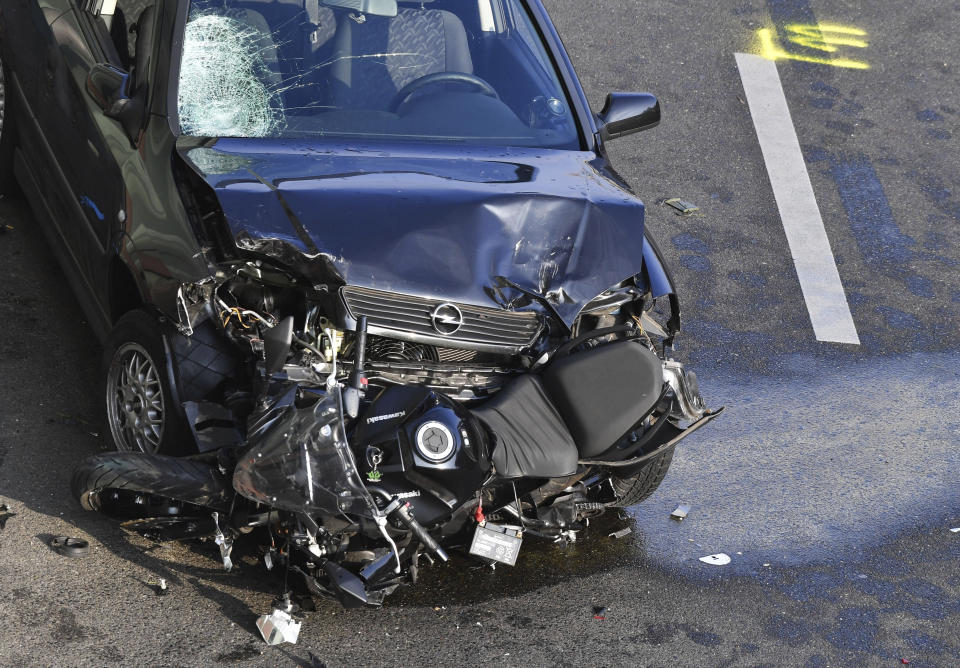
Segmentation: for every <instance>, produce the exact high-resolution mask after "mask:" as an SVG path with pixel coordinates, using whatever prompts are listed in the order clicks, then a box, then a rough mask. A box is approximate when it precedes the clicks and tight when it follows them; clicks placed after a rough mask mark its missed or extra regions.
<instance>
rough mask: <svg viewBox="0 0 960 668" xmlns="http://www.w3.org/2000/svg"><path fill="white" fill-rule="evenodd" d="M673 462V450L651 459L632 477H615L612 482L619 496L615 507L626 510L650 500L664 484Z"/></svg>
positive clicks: (611, 479)
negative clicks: (662, 483) (661, 484)
mask: <svg viewBox="0 0 960 668" xmlns="http://www.w3.org/2000/svg"><path fill="white" fill-rule="evenodd" d="M671 461H673V449H670V450H668V451H667V452H665V453H663V454H662V455H660V456H659V457H656V458H655V459H651V460H650V461H649V462H647V463H645V464H644V465H643V466H642V467H641V468H640V470H638V471H636V472H634V473H632V474H631V475H628V476H625V477H619V476H616V475H613V476H612V477H611V478H610V481H611V482H612V483H613V490H614V493H615V494H616V495H617V501H616V502H615V503H614V504H613V505H614V506H615V507H617V508H626V507H628V506H635V505H636V504H638V503H640V502H641V501H645V500H646V499H647V498H649V497H650V495H651V494H653V493H654V492H655V491H657V487H659V486H660V483H661V482H663V479H664V477H665V476H666V475H667V469H669V468H670V462H671Z"/></svg>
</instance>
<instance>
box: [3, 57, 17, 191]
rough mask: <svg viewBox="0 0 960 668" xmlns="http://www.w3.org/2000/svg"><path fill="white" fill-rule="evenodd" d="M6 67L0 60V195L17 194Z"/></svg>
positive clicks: (13, 136)
mask: <svg viewBox="0 0 960 668" xmlns="http://www.w3.org/2000/svg"><path fill="white" fill-rule="evenodd" d="M8 81H10V76H9V72H8V71H7V66H6V65H5V64H4V63H3V61H2V60H0V195H13V194H15V193H16V192H17V190H18V188H17V180H16V177H15V176H14V171H13V152H14V149H15V148H16V143H17V131H16V121H15V119H14V113H13V92H12V90H11V89H10V87H9V86H8V85H7V82H8Z"/></svg>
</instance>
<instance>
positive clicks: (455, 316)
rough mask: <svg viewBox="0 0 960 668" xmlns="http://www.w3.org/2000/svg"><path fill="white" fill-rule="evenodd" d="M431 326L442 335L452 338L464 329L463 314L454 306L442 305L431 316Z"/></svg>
mask: <svg viewBox="0 0 960 668" xmlns="http://www.w3.org/2000/svg"><path fill="white" fill-rule="evenodd" d="M430 324H432V325H433V328H434V329H435V330H437V331H438V332H439V333H440V334H443V335H444V336H450V335H451V334H454V333H456V332H457V330H459V329H460V328H461V327H463V313H462V312H461V311H460V309H459V308H457V307H456V306H455V305H454V304H440V306H438V307H437V308H435V309H433V313H431V314H430Z"/></svg>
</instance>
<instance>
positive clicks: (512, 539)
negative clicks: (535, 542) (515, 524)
mask: <svg viewBox="0 0 960 668" xmlns="http://www.w3.org/2000/svg"><path fill="white" fill-rule="evenodd" d="M522 536H523V534H522V533H521V532H520V531H518V530H516V529H513V528H511V527H504V526H500V525H498V524H490V523H489V522H487V523H485V524H478V525H477V530H476V531H475V532H474V534H473V542H472V543H471V544H470V554H475V555H477V556H478V557H483V558H485V559H492V560H493V561H499V562H500V563H501V564H509V565H510V566H513V565H514V564H516V563H517V555H518V554H520V543H522V542H523V538H522Z"/></svg>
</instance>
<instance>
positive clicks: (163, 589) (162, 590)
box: [154, 578, 170, 596]
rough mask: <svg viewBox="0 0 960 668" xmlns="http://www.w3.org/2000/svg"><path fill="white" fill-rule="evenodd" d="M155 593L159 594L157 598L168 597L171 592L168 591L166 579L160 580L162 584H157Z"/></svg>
mask: <svg viewBox="0 0 960 668" xmlns="http://www.w3.org/2000/svg"><path fill="white" fill-rule="evenodd" d="M154 591H155V592H157V596H166V595H167V594H168V593H169V592H170V590H169V589H167V581H166V579H164V578H160V582H158V583H157V586H156V587H155V588H154Z"/></svg>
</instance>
